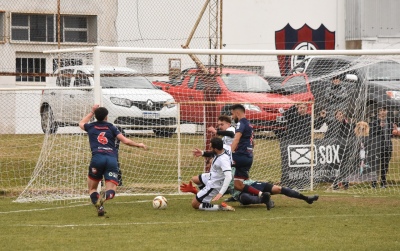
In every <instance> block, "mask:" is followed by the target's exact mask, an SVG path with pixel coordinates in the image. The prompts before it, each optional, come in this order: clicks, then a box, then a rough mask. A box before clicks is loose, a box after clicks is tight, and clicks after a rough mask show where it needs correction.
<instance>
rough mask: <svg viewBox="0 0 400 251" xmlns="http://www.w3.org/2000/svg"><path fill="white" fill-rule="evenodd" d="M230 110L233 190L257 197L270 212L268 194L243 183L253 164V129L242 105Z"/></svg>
mask: <svg viewBox="0 0 400 251" xmlns="http://www.w3.org/2000/svg"><path fill="white" fill-rule="evenodd" d="M230 110H231V113H232V117H233V119H234V120H235V122H236V132H235V137H234V139H233V142H232V145H231V148H232V157H233V162H234V164H235V167H236V170H235V174H234V186H235V189H236V190H239V191H243V192H245V193H250V194H254V195H258V197H260V199H261V201H262V202H263V203H264V204H265V205H266V206H267V210H270V209H271V207H270V205H271V203H269V200H270V197H271V195H270V193H269V192H262V191H260V190H258V189H256V188H254V187H252V186H249V185H246V184H244V183H243V181H245V180H247V179H249V172H250V168H251V165H252V164H253V127H252V126H251V125H250V122H249V121H248V120H247V119H246V115H245V112H246V110H245V108H244V106H243V105H241V104H236V105H232V106H231V107H230Z"/></svg>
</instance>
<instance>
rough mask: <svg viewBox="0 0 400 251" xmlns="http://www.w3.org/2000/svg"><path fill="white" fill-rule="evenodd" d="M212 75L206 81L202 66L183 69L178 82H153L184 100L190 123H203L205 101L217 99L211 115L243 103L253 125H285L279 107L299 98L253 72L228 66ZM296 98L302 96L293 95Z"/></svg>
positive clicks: (183, 113)
mask: <svg viewBox="0 0 400 251" xmlns="http://www.w3.org/2000/svg"><path fill="white" fill-rule="evenodd" d="M209 76H212V79H211V81H210V79H209V78H208V85H207V84H206V81H207V77H206V75H205V74H204V73H203V72H202V71H201V70H199V69H196V68H192V69H188V70H185V71H183V72H182V80H181V81H179V82H158V81H156V82H154V85H156V86H159V87H161V88H162V90H164V91H166V92H168V93H169V94H171V95H172V96H173V97H174V99H175V101H176V102H178V103H181V104H180V111H181V112H180V114H181V121H182V122H189V123H198V124H202V123H204V120H205V112H204V111H205V108H204V101H213V102H215V104H216V107H215V111H216V113H217V114H213V115H211V116H213V117H215V118H217V117H218V116H219V115H220V114H229V113H230V111H229V107H230V106H231V105H232V104H235V103H240V104H243V105H244V106H245V108H246V118H247V119H249V120H250V122H251V123H252V125H253V128H254V129H256V130H270V129H274V128H279V127H282V126H284V123H282V122H284V120H283V117H282V114H281V112H280V111H282V109H284V110H286V109H288V108H289V107H290V106H292V105H293V102H294V101H296V100H294V99H291V98H289V97H288V96H286V95H284V94H281V93H276V92H275V93H274V91H273V90H272V89H271V87H270V85H269V84H268V82H267V81H266V80H265V79H264V78H262V77H260V76H259V75H257V74H255V73H253V72H249V71H244V70H238V69H228V68H225V69H222V73H220V74H213V72H211V74H209ZM287 81H289V80H287ZM206 89H207V90H208V91H207V90H206ZM210 90H211V91H210ZM205 93H211V96H210V97H207V99H205ZM293 98H296V99H297V98H299V97H298V96H296V95H293ZM302 101H306V100H304V99H303V100H302ZM202 102H203V103H202Z"/></svg>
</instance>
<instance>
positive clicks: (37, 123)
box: [0, 47, 400, 202]
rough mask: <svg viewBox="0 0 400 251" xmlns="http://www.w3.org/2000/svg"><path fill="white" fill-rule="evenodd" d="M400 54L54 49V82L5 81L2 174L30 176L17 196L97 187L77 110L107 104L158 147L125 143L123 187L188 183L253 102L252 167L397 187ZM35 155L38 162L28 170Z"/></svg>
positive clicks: (50, 196)
mask: <svg viewBox="0 0 400 251" xmlns="http://www.w3.org/2000/svg"><path fill="white" fill-rule="evenodd" d="M362 53H364V55H363V54H362ZM399 53H400V52H399V51H392V52H391V55H387V54H388V52H387V51H386V52H385V51H380V52H378V51H358V52H355V51H348V52H346V51H333V52H328V51H325V52H324V51H307V52H306V51H285V52H282V51H241V50H190V49H187V50H184V49H151V48H142V49H139V48H112V47H95V49H94V50H93V51H92V50H90V51H82V50H76V51H74V50H72V49H71V50H61V51H54V52H51V53H50V54H49V56H50V57H52V58H53V59H54V60H59V61H60V62H64V65H63V64H60V65H61V66H62V67H60V68H59V69H57V70H56V72H54V74H52V75H51V76H49V77H48V80H47V81H46V82H47V86H46V88H43V91H35V90H31V91H23V92H21V91H18V90H13V91H9V90H8V91H6V90H3V91H2V92H1V94H2V95H3V96H4V97H5V98H7V99H12V100H13V101H14V103H13V104H14V105H13V106H12V107H13V109H7V110H5V111H4V113H2V117H3V119H2V121H3V124H4V125H5V126H9V127H15V128H16V129H15V130H14V134H12V135H7V137H9V139H8V140H9V141H10V142H13V144H12V146H11V147H10V146H7V147H6V146H4V147H3V146H1V148H2V149H1V150H2V151H1V154H2V155H1V156H2V157H1V158H2V160H1V162H2V163H5V164H4V165H6V166H7V169H6V170H7V173H6V177H4V174H3V179H5V180H9V177H7V175H9V176H12V175H14V176H15V177H17V178H15V177H13V179H18V180H19V181H18V182H17V183H18V185H13V184H10V183H8V184H5V185H2V186H6V187H4V188H2V189H3V190H8V191H9V190H10V187H12V186H13V187H14V188H15V189H17V190H18V189H21V187H23V189H22V191H20V194H19V197H18V198H17V200H16V201H18V202H26V201H53V200H67V199H83V200H88V192H87V185H86V180H87V173H88V168H89V163H90V158H91V152H90V147H89V142H88V137H87V135H86V132H84V131H82V130H81V129H79V127H78V122H79V121H80V120H81V119H82V118H83V117H84V116H85V115H86V114H87V113H88V112H89V111H91V106H92V105H93V104H94V103H99V104H101V105H102V106H105V107H106V108H107V109H108V110H109V117H108V121H109V122H111V123H113V124H115V125H116V126H117V127H118V128H119V129H120V130H121V131H122V132H123V133H124V134H125V135H126V136H127V137H129V138H130V139H132V140H134V141H135V142H143V143H144V144H146V145H147V146H149V150H147V151H144V150H142V149H138V148H131V147H128V146H126V145H124V144H120V146H119V156H118V162H119V167H120V170H121V176H122V180H121V184H120V186H119V187H118V193H119V194H180V193H181V192H180V191H179V185H180V184H181V183H182V182H185V183H187V182H188V181H189V180H190V179H191V177H193V176H195V175H198V174H200V173H202V172H204V171H207V170H206V169H205V163H206V159H204V158H202V157H194V156H193V154H192V150H193V149H195V148H199V149H203V150H209V140H210V139H211V138H212V137H215V136H219V135H217V133H216V132H215V131H218V130H220V131H221V130H222V131H223V130H224V129H222V128H219V124H220V123H218V119H219V117H220V116H221V115H227V116H228V118H230V115H231V113H230V109H229V108H230V106H231V105H233V104H242V105H243V106H244V107H245V109H246V118H247V119H248V120H249V121H250V123H251V125H252V127H253V129H254V161H253V165H252V168H251V171H250V178H251V179H252V180H255V181H268V182H271V183H273V184H279V185H281V186H288V187H291V188H294V189H298V190H306V191H309V190H323V191H337V192H347V193H360V194H375V193H398V192H399V189H398V182H399V180H400V170H399V164H400V163H399V156H398V152H399V151H398V147H399V146H398V144H399V136H398V135H399V134H398V132H397V125H398V124H399V121H398V120H399V109H400V87H399V84H400V57H399V55H398V54H399ZM305 54H307V55H305ZM65 62H68V63H65ZM0 100H1V101H0V102H7V101H4V100H5V99H3V98H1V99H0ZM2 107H4V106H2ZM8 107H10V106H8ZM7 123H9V124H7ZM232 126H233V127H236V123H235V121H232ZM17 129H22V130H17ZM220 137H221V136H220ZM27 141H29V142H31V141H33V142H35V143H34V145H35V146H36V147H34V146H32V144H29V146H27V145H26V143H25V142H27ZM24 158H29V159H30V161H31V163H34V167H32V165H31V166H30V168H28V169H27V170H24V169H25V164H24V163H26V161H23V159H24ZM11 173H12V174H11ZM20 176H24V177H23V178H21V177H20ZM2 184H3V182H2ZM7 186H8V187H7Z"/></svg>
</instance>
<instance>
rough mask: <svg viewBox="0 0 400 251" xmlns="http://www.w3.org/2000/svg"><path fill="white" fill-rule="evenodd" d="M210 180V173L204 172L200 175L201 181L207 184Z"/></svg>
mask: <svg viewBox="0 0 400 251" xmlns="http://www.w3.org/2000/svg"><path fill="white" fill-rule="evenodd" d="M209 180H210V173H202V174H200V175H199V181H200V182H201V183H202V184H203V185H204V186H205V185H207V183H208V181H209Z"/></svg>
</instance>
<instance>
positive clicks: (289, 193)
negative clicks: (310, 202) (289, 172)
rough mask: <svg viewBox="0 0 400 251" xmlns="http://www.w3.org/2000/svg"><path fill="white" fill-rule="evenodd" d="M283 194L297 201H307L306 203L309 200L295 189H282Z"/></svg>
mask: <svg viewBox="0 0 400 251" xmlns="http://www.w3.org/2000/svg"><path fill="white" fill-rule="evenodd" d="M281 194H284V195H286V196H288V197H291V198H296V199H300V200H305V201H307V199H308V197H307V196H304V195H302V194H301V193H299V192H297V191H295V190H293V189H290V188H288V187H282V190H281Z"/></svg>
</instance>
